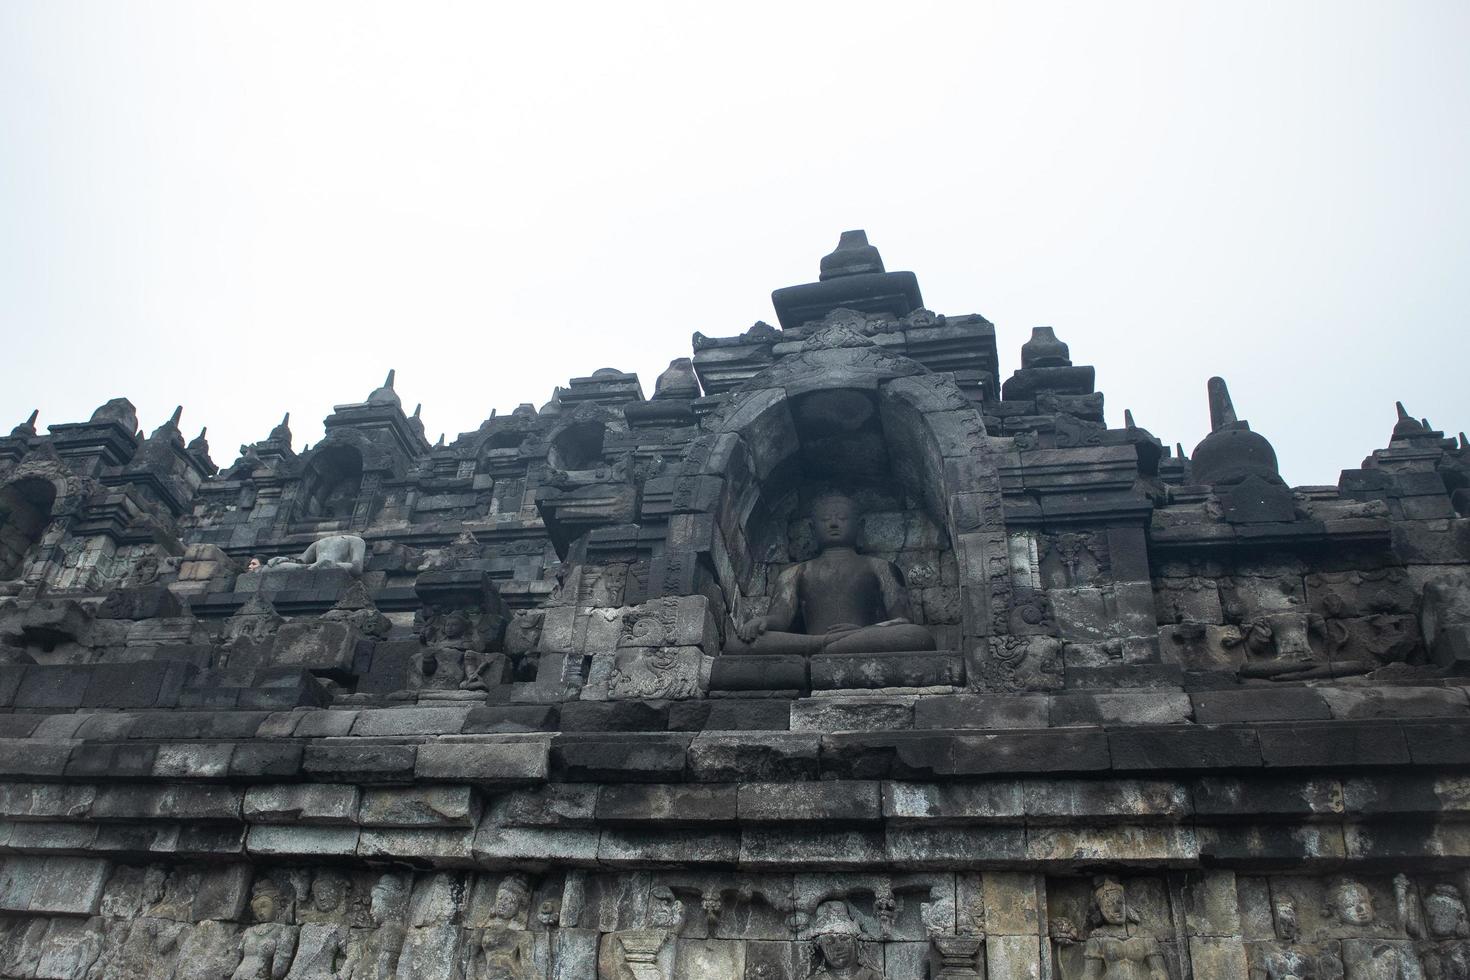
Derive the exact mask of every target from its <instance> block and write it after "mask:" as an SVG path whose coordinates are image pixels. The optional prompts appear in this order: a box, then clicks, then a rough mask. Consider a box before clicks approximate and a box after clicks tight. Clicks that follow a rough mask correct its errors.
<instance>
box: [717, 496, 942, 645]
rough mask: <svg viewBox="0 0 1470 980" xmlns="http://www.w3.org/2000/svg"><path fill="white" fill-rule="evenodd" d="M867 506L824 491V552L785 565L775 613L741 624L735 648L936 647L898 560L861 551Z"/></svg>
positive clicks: (814, 513)
mask: <svg viewBox="0 0 1470 980" xmlns="http://www.w3.org/2000/svg"><path fill="white" fill-rule="evenodd" d="M860 516H861V515H860V513H859V511H858V508H857V505H856V503H855V502H854V501H853V499H852V498H851V497H848V496H846V495H844V494H840V493H830V494H823V495H821V496H819V497H817V499H816V500H814V501H813V502H812V507H811V518H812V525H813V527H814V529H815V532H816V537H817V541H818V543H819V544H820V545H821V553H820V554H818V555H817V557H815V558H812V559H810V560H808V561H804V562H800V563H798V564H797V565H794V566H793V567H791V568H788V569H787V570H786V571H784V572H782V573H781V575H780V577H779V578H778V579H777V580H776V587H775V591H774V594H773V595H772V597H771V605H770V610H769V612H767V613H766V615H764V616H756V617H752V618H749V619H745V620H743V621H741V622H738V623H736V624H735V629H734V633H735V636H734V637H732V638H731V640H730V642H729V643H728V644H727V646H726V648H725V649H726V652H727V653H737V654H751V653H756V654H759V653H771V654H812V653H892V652H902V651H909V650H933V649H934V636H933V634H931V633H930V632H929V630H927V629H926V628H924V627H923V626H919V625H917V624H916V623H914V622H913V621H912V620H911V619H910V616H911V615H912V614H911V612H910V611H909V600H908V594H907V592H906V591H905V590H904V587H903V581H902V578H901V575H900V573H899V571H898V569H897V568H896V567H895V566H894V564H893V563H892V562H889V561H885V560H883V559H881V558H874V557H871V556H867V555H861V554H859V553H858V551H857V537H858V524H859V518H860Z"/></svg>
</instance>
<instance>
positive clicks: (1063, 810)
mask: <svg viewBox="0 0 1470 980" xmlns="http://www.w3.org/2000/svg"><path fill="white" fill-rule="evenodd" d="M1024 792H1025V806H1026V820H1027V823H1030V824H1074V823H1096V822H1104V823H1117V822H1120V821H1121V822H1126V823H1132V824H1143V823H1156V822H1157V823H1178V822H1179V821H1182V820H1185V819H1188V818H1189V817H1190V816H1192V815H1193V813H1194V809H1193V807H1192V805H1191V803H1190V798H1189V787H1188V786H1186V785H1185V784H1184V783H1180V782H1175V781H1172V780H1149V779H1102V780H1084V779H1028V780H1026V783H1025V790H1024Z"/></svg>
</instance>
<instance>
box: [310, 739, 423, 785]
mask: <svg viewBox="0 0 1470 980" xmlns="http://www.w3.org/2000/svg"><path fill="white" fill-rule="evenodd" d="M415 755H416V747H415V746H412V745H335V744H334V745H308V746H307V747H306V755H305V756H304V757H303V758H302V760H301V768H302V769H303V770H304V771H305V772H307V773H310V774H311V775H312V776H314V777H316V778H318V779H340V780H343V781H346V782H357V783H393V782H409V781H411V780H412V779H413V774H414V758H415Z"/></svg>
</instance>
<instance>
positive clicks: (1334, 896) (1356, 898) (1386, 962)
mask: <svg viewBox="0 0 1470 980" xmlns="http://www.w3.org/2000/svg"><path fill="white" fill-rule="evenodd" d="M1323 911H1324V912H1325V913H1326V914H1327V916H1328V917H1330V918H1332V919H1335V920H1336V921H1337V922H1338V923H1339V924H1340V925H1344V926H1348V927H1350V928H1351V929H1352V930H1353V931H1354V932H1355V933H1358V934H1361V935H1363V936H1365V937H1372V938H1351V939H1344V940H1343V942H1342V963H1343V971H1344V976H1345V978H1346V980H1421V978H1422V977H1423V972H1422V971H1421V970H1420V967H1419V963H1418V960H1417V958H1416V957H1415V955H1414V953H1413V952H1412V947H1410V946H1409V944H1408V943H1405V942H1398V941H1394V940H1386V939H1382V938H1378V937H1380V936H1382V935H1383V934H1384V933H1385V932H1386V930H1385V929H1384V928H1383V926H1382V925H1381V924H1380V923H1379V921H1378V913H1377V910H1376V909H1375V908H1374V906H1373V893H1372V892H1371V891H1369V890H1368V886H1367V885H1364V884H1363V883H1362V882H1360V881H1355V880H1353V879H1352V878H1338V879H1337V880H1335V881H1333V882H1332V883H1331V884H1330V885H1328V888H1327V896H1326V907H1325V908H1324V910H1323Z"/></svg>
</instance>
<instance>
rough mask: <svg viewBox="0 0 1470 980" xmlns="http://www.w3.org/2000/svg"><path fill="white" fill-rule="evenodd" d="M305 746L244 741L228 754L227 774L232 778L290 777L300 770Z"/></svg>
mask: <svg viewBox="0 0 1470 980" xmlns="http://www.w3.org/2000/svg"><path fill="white" fill-rule="evenodd" d="M305 753H306V748H305V746H302V745H290V744H283V743H280V742H244V743H240V744H237V745H236V746H235V752H234V754H233V755H231V756H230V770H229V775H230V777H231V778H233V779H251V778H264V777H274V778H278V779H286V778H291V777H294V776H296V775H298V774H299V773H300V772H301V760H302V757H303V756H304V755H305Z"/></svg>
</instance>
